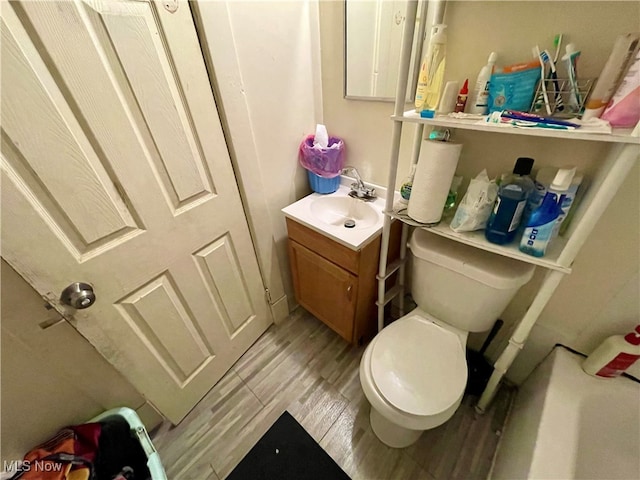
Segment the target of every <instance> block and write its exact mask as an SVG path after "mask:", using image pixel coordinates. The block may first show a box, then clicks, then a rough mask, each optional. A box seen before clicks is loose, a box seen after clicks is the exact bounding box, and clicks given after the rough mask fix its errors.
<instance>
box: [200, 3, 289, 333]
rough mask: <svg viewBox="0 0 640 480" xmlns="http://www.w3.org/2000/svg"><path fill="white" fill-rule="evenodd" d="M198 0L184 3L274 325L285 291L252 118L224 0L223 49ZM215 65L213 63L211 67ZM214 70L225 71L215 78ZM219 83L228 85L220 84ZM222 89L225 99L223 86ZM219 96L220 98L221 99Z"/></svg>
mask: <svg viewBox="0 0 640 480" xmlns="http://www.w3.org/2000/svg"><path fill="white" fill-rule="evenodd" d="M199 1H200V0H196V1H194V2H189V5H190V8H191V17H192V18H193V21H194V24H195V27H196V32H197V34H198V40H199V41H200V49H201V51H202V55H203V58H204V61H205V65H206V67H207V72H208V74H209V84H210V85H211V89H212V91H213V96H214V99H215V102H216V106H217V108H218V115H219V116H220V121H221V123H222V131H223V133H224V136H225V139H226V142H227V149H228V150H229V156H230V157H231V165H232V167H233V171H234V172H235V176H236V181H237V183H238V188H239V190H240V199H241V201H242V205H243V207H244V210H245V215H246V218H247V223H248V224H249V233H250V234H251V241H252V243H253V245H254V249H255V252H256V257H257V258H258V267H259V269H260V274H261V276H262V283H263V284H264V286H265V289H266V292H267V301H268V303H269V307H270V310H271V315H272V317H273V320H274V323H276V324H278V323H281V322H282V321H284V320H285V319H286V318H287V316H288V315H289V306H288V301H287V295H286V293H285V289H284V282H283V276H282V267H281V265H280V263H279V261H278V256H277V252H276V246H275V240H274V239H275V231H274V229H273V227H272V221H271V213H270V212H269V205H268V203H267V201H266V198H267V195H266V194H267V191H266V189H265V187H264V184H263V182H262V178H263V177H262V175H263V172H262V168H261V166H260V162H259V161H258V158H259V156H258V151H257V146H256V142H255V138H254V135H253V128H252V123H251V116H250V114H249V107H248V105H247V102H246V97H245V95H244V94H243V80H242V75H241V73H240V66H239V64H238V59H237V50H236V44H235V39H234V36H233V31H232V28H231V21H230V16H229V15H228V7H227V3H226V2H217V3H216V7H217V8H218V9H220V15H216V22H217V23H216V25H215V28H212V30H213V31H215V32H216V37H217V38H218V40H217V41H219V42H220V43H223V44H224V45H225V48H224V50H222V49H219V50H218V51H216V52H215V62H214V61H213V57H214V52H212V51H211V49H210V48H209V45H210V42H209V41H208V40H207V37H206V31H207V29H205V28H204V26H203V22H202V17H201V15H200V11H199V5H198V3H199ZM214 65H215V66H214ZM216 71H217V72H224V75H219V76H216ZM221 83H224V85H226V86H227V88H221V86H220V84H221ZM223 89H224V97H223V95H222V90H223ZM223 98H224V100H222V99H223Z"/></svg>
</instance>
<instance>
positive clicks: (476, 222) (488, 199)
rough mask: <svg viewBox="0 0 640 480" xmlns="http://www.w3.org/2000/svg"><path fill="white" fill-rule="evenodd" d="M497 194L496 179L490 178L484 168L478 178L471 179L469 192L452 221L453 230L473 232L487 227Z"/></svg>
mask: <svg viewBox="0 0 640 480" xmlns="http://www.w3.org/2000/svg"><path fill="white" fill-rule="evenodd" d="M497 196H498V185H496V181H495V180H490V179H489V176H488V175H487V170H486V169H485V170H482V171H481V172H480V173H479V174H478V175H477V176H476V178H473V179H471V183H470V184H469V188H468V189H467V193H465V194H464V197H462V201H461V202H460V205H459V206H458V209H457V210H456V214H455V216H454V217H453V220H452V221H451V230H453V231H454V232H472V231H473V230H481V229H483V228H485V226H486V225H487V221H488V220H489V216H490V215H491V209H492V207H493V202H495V201H496V197H497Z"/></svg>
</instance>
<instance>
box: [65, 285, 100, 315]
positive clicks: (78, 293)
mask: <svg viewBox="0 0 640 480" xmlns="http://www.w3.org/2000/svg"><path fill="white" fill-rule="evenodd" d="M60 301H61V302H62V303H64V304H65V305H69V306H70V307H73V308H77V309H78V310H81V309H83V308H89V307H90V306H91V305H93V304H94V302H95V301H96V294H95V293H93V287H92V286H91V285H89V284H88V283H82V282H75V283H72V284H71V285H69V286H68V287H67V288H65V289H64V290H63V291H62V294H61V295H60Z"/></svg>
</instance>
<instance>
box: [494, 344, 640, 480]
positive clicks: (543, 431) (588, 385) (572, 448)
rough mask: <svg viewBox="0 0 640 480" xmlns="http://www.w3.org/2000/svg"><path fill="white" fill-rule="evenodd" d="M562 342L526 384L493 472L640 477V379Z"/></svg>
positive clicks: (515, 475) (508, 476) (502, 475)
mask: <svg viewBox="0 0 640 480" xmlns="http://www.w3.org/2000/svg"><path fill="white" fill-rule="evenodd" d="M583 358H584V357H582V356H580V355H577V354H575V353H571V352H570V351H568V350H566V349H564V348H562V347H556V348H555V349H554V350H553V351H552V352H551V354H549V356H548V357H547V358H546V359H545V360H544V361H543V362H542V363H541V364H540V365H539V366H538V367H537V368H536V370H535V371H534V372H533V374H532V375H531V376H530V377H529V378H528V379H527V380H526V381H525V382H524V384H523V385H522V386H521V387H520V390H519V392H518V395H517V397H516V401H515V403H514V405H513V408H512V411H511V413H510V414H509V419H508V421H507V425H506V427H505V430H504V432H503V435H502V438H501V440H500V444H499V446H498V451H497V453H496V457H495V461H494V465H493V468H492V470H491V473H490V474H489V478H491V479H510V480H511V479H524V478H533V479H563V480H564V479H573V478H575V479H625V480H628V479H640V383H638V382H635V381H633V380H631V379H629V378H625V377H618V378H608V379H607V378H595V377H591V376H590V375H587V374H586V373H584V372H583V371H582V369H581V368H580V364H581V362H582V360H583Z"/></svg>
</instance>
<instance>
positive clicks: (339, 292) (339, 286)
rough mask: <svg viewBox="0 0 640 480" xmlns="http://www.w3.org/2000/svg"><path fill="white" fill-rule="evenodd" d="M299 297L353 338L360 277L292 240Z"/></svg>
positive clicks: (293, 266)
mask: <svg viewBox="0 0 640 480" xmlns="http://www.w3.org/2000/svg"><path fill="white" fill-rule="evenodd" d="M289 258H290V259H291V273H292V276H293V285H294V288H295V292H296V300H297V301H298V303H300V305H302V306H303V307H304V308H306V309H307V310H309V312H311V313H312V314H313V315H315V316H316V317H317V318H318V319H320V320H322V321H323V322H324V323H326V324H327V325H328V326H329V327H331V328H332V329H333V330H334V331H335V332H337V333H338V334H340V335H341V336H342V337H343V338H344V339H345V340H347V341H349V342H351V341H352V340H353V320H354V314H355V305H356V299H357V298H358V292H357V290H358V277H356V276H355V275H353V274H351V273H349V272H348V271H346V270H344V269H342V268H340V267H338V266H337V265H335V264H333V263H331V262H329V261H328V260H326V259H324V258H322V257H321V256H320V255H318V254H316V253H314V252H312V251H311V250H309V249H308V248H306V247H303V246H302V245H300V244H299V243H297V242H294V241H292V240H289Z"/></svg>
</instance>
